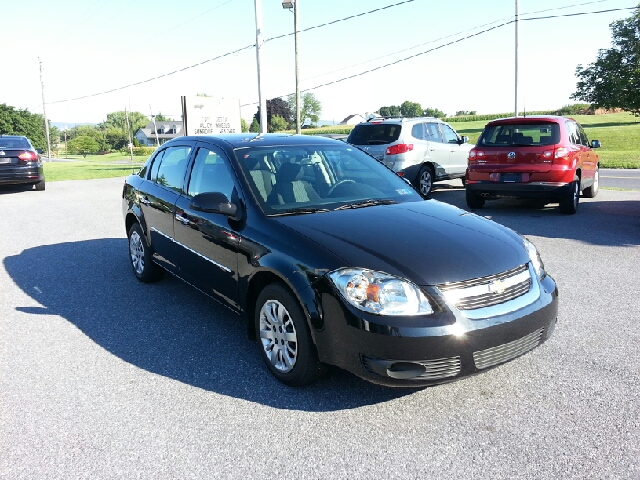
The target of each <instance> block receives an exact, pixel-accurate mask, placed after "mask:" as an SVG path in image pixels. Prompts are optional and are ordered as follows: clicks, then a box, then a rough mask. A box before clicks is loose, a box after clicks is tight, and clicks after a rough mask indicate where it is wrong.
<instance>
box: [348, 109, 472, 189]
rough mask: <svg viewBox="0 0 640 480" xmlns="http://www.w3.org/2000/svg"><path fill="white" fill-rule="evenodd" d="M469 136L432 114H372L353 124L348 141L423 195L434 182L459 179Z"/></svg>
mask: <svg viewBox="0 0 640 480" xmlns="http://www.w3.org/2000/svg"><path fill="white" fill-rule="evenodd" d="M468 141H469V137H467V136H463V137H461V136H460V135H458V134H457V133H456V131H455V130H454V129H453V128H451V125H449V124H448V123H445V122H443V121H442V120H438V119H437V118H433V117H417V118H404V117H375V118H372V119H370V120H368V121H366V122H362V123H359V124H358V125H356V126H355V127H354V128H353V130H352V131H351V133H350V134H349V137H348V138H347V142H348V143H350V144H352V145H355V146H357V147H358V148H360V149H361V150H364V151H365V152H367V153H368V154H370V155H372V156H374V157H375V158H377V159H378V160H379V161H381V162H382V163H384V164H385V165H386V166H387V167H389V168H391V169H392V170H393V171H395V172H397V174H398V175H400V176H401V177H404V178H406V179H407V180H409V181H410V182H411V183H412V184H413V185H414V186H415V187H416V189H417V190H418V191H419V192H420V194H421V195H422V196H423V197H425V198H426V197H427V196H428V195H429V194H430V193H431V189H432V188H433V182H437V181H439V180H450V179H453V178H461V179H462V183H463V185H464V175H465V171H466V169H467V158H468V155H469V150H471V149H472V148H473V145H470V144H469V143H467V142H468Z"/></svg>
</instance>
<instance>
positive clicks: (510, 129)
mask: <svg viewBox="0 0 640 480" xmlns="http://www.w3.org/2000/svg"><path fill="white" fill-rule="evenodd" d="M559 141H560V127H559V126H558V124H557V123H505V124H499V125H490V126H487V127H486V128H485V129H484V131H483V132H482V135H481V136H480V139H479V140H478V145H484V146H489V147H502V146H511V147H512V146H523V145H534V146H539V145H555V144H556V143H558V142H559Z"/></svg>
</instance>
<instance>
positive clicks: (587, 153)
mask: <svg viewBox="0 0 640 480" xmlns="http://www.w3.org/2000/svg"><path fill="white" fill-rule="evenodd" d="M575 125H576V129H577V131H578V137H579V139H580V144H581V145H582V153H581V155H582V185H583V186H587V187H588V186H590V185H592V184H593V180H594V178H595V175H596V169H597V168H598V159H599V157H598V154H597V153H596V152H594V151H593V150H592V149H591V145H590V144H589V139H588V138H587V134H586V133H585V131H584V129H583V128H582V125H580V124H579V123H578V122H576V124H575Z"/></svg>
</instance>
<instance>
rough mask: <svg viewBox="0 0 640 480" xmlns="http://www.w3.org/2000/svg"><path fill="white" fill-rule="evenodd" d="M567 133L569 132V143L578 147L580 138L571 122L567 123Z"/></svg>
mask: <svg viewBox="0 0 640 480" xmlns="http://www.w3.org/2000/svg"><path fill="white" fill-rule="evenodd" d="M566 125H567V132H569V141H570V142H571V143H573V144H574V145H580V136H579V135H578V128H577V127H576V124H575V123H573V122H567V124H566Z"/></svg>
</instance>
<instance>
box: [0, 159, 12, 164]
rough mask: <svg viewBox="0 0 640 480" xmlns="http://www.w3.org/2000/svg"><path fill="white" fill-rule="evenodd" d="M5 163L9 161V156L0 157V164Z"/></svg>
mask: <svg viewBox="0 0 640 480" xmlns="http://www.w3.org/2000/svg"><path fill="white" fill-rule="evenodd" d="M5 163H11V159H10V158H1V157H0V164H5Z"/></svg>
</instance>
